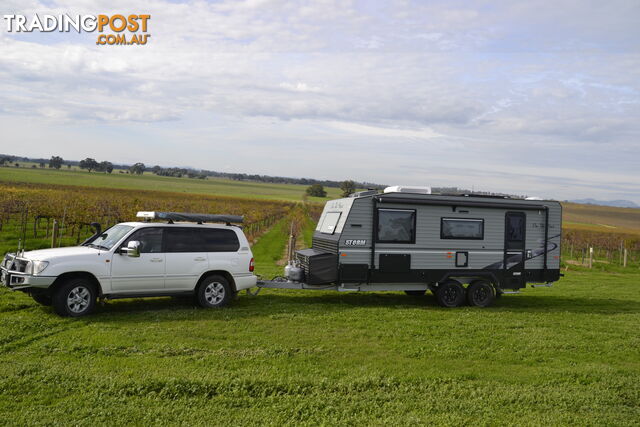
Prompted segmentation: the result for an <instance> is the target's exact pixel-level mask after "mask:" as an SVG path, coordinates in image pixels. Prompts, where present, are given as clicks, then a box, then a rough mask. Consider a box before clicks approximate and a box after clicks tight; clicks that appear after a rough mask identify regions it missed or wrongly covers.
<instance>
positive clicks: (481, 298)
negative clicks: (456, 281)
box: [467, 280, 495, 307]
mask: <svg viewBox="0 0 640 427" xmlns="http://www.w3.org/2000/svg"><path fill="white" fill-rule="evenodd" d="M494 299H495V291H494V289H493V285H491V283H489V282H485V281H484V280H477V281H475V282H473V283H471V284H470V285H469V287H468V288H467V301H468V302H469V305H472V306H476V307H489V306H490V305H491V304H493V300H494Z"/></svg>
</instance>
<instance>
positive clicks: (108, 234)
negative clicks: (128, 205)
mask: <svg viewBox="0 0 640 427" xmlns="http://www.w3.org/2000/svg"><path fill="white" fill-rule="evenodd" d="M132 228H133V227H132V226H130V225H120V224H118V225H114V226H113V227H111V228H109V229H107V230H106V231H105V232H104V233H102V234H101V235H100V237H98V238H97V239H96V240H94V241H93V242H91V244H90V245H89V246H99V247H101V248H103V249H107V250H109V249H111V248H112V247H113V246H114V245H115V244H116V243H118V242H119V241H120V239H122V238H123V237H124V236H126V234H127V233H128V232H130V231H131V229H132Z"/></svg>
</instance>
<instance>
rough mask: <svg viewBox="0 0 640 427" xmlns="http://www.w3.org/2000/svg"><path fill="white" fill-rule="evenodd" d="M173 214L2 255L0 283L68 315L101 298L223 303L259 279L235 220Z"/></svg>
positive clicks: (155, 214)
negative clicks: (79, 241) (76, 242)
mask: <svg viewBox="0 0 640 427" xmlns="http://www.w3.org/2000/svg"><path fill="white" fill-rule="evenodd" d="M141 214H142V215H141ZM158 214H161V215H158ZM170 214H171V213H160V212H141V213H139V214H138V216H143V217H147V218H155V219H157V218H164V219H168V222H167V223H157V222H125V223H121V224H117V225H114V226H113V227H111V228H109V229H108V230H106V231H105V232H99V233H97V234H96V235H95V236H94V237H93V238H92V239H89V240H88V241H87V242H85V243H84V244H83V245H82V246H74V247H67V248H57V249H43V250H36V251H30V252H24V253H22V254H19V256H18V255H16V254H7V255H6V256H5V258H4V261H3V262H2V265H1V266H0V274H1V277H0V279H1V282H2V284H4V285H5V286H7V287H9V288H11V289H13V290H20V291H23V292H27V293H29V294H31V296H32V297H33V299H34V300H36V301H37V302H38V303H40V304H43V305H52V306H53V308H54V310H55V311H56V313H58V314H59V315H62V316H73V317H77V316H82V315H86V314H89V313H91V312H92V311H93V309H94V307H95V303H96V299H97V298H99V297H101V298H108V299H116V298H134V297H135V298H139V297H158V296H180V295H194V296H195V297H196V300H197V302H198V303H199V304H200V305H202V306H203V307H222V306H224V305H226V304H228V303H229V301H231V300H232V299H233V297H234V296H235V294H236V293H237V292H238V291H240V290H242V289H248V288H251V287H253V286H255V285H256V282H257V278H256V276H255V275H254V274H253V265H254V264H253V255H252V253H251V249H250V248H249V242H248V241H247V238H246V237H245V235H244V233H243V232H242V229H241V228H240V227H238V226H235V225H231V224H230V223H227V224H226V225H222V224H204V223H203V222H204V221H206V220H207V218H208V217H211V218H213V217H216V218H217V217H218V216H214V215H195V216H194V218H195V219H196V220H198V223H189V222H179V223H174V222H173V220H172V219H171V218H172V216H171V215H170ZM176 215H178V216H177V217H176V218H179V219H180V220H184V219H186V220H187V221H188V220H189V218H190V217H189V214H176ZM223 218H229V217H227V216H223ZM234 218H240V221H241V217H234ZM203 220H204V221H203ZM238 222H239V221H238Z"/></svg>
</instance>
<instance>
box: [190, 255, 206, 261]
mask: <svg viewBox="0 0 640 427" xmlns="http://www.w3.org/2000/svg"><path fill="white" fill-rule="evenodd" d="M193 260H194V261H206V260H207V259H206V258H204V257H201V256H199V257H197V258H194V259H193Z"/></svg>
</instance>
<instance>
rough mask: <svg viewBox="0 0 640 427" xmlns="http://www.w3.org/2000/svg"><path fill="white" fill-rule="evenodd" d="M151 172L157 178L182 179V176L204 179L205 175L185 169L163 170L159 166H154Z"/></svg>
mask: <svg viewBox="0 0 640 427" xmlns="http://www.w3.org/2000/svg"><path fill="white" fill-rule="evenodd" d="M150 170H151V172H152V173H154V174H156V175H158V176H172V177H175V178H182V177H183V176H186V177H189V178H197V179H206V178H207V175H206V174H204V173H202V172H196V171H195V170H193V169H185V168H163V167H161V166H158V165H156V166H154V167H152V168H151V169H150Z"/></svg>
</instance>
